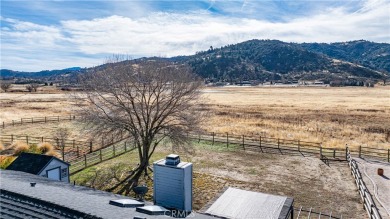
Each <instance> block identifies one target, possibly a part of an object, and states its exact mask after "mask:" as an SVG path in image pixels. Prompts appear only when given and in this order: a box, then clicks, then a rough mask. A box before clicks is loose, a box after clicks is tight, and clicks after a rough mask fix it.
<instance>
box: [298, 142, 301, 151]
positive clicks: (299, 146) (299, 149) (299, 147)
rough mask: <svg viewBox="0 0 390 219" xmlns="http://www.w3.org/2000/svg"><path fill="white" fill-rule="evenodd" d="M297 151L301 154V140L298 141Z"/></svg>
mask: <svg viewBox="0 0 390 219" xmlns="http://www.w3.org/2000/svg"><path fill="white" fill-rule="evenodd" d="M298 151H299V152H301V140H298Z"/></svg>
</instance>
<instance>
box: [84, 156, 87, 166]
mask: <svg viewBox="0 0 390 219" xmlns="http://www.w3.org/2000/svg"><path fill="white" fill-rule="evenodd" d="M84 166H85V167H87V155H86V154H84Z"/></svg>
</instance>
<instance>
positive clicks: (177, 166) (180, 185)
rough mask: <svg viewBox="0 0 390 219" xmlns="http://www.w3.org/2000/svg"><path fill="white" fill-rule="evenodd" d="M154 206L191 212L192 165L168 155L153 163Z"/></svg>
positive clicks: (174, 155) (177, 156)
mask: <svg viewBox="0 0 390 219" xmlns="http://www.w3.org/2000/svg"><path fill="white" fill-rule="evenodd" d="M153 174H154V183H153V198H154V204H155V205H160V206H163V207H165V208H171V209H176V210H180V211H185V212H190V211H191V210H192V163H188V162H180V157H179V155H176V154H170V155H168V156H167V157H166V158H165V159H162V160H159V161H156V162H154V163H153Z"/></svg>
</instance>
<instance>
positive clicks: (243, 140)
mask: <svg viewBox="0 0 390 219" xmlns="http://www.w3.org/2000/svg"><path fill="white" fill-rule="evenodd" d="M242 147H243V148H244V151H245V135H242Z"/></svg>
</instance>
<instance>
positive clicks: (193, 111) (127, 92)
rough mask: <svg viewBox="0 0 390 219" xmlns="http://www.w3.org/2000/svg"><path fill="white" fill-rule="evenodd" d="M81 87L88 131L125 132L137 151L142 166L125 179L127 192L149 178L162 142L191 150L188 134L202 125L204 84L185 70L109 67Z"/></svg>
mask: <svg viewBox="0 0 390 219" xmlns="http://www.w3.org/2000/svg"><path fill="white" fill-rule="evenodd" d="M80 83H81V85H82V87H83V90H84V92H83V95H82V96H78V100H80V101H83V102H84V103H85V101H87V102H88V104H87V105H86V104H80V105H81V107H80V109H81V110H80V111H79V113H80V114H81V116H82V118H84V120H85V122H86V123H87V126H88V127H89V129H91V130H93V131H94V132H95V133H101V134H103V135H107V134H108V133H115V134H116V135H120V134H122V133H123V132H125V133H127V135H128V136H130V137H131V138H132V139H133V140H134V144H135V145H136V147H137V148H138V155H139V160H140V163H139V166H138V167H137V168H135V169H134V171H132V173H131V174H129V176H128V177H127V178H126V179H125V181H127V186H125V187H124V188H126V192H127V193H128V192H129V191H130V188H132V187H134V186H136V185H137V184H138V180H139V178H140V176H141V175H142V174H144V176H148V166H149V159H150V157H151V156H152V154H153V152H154V151H155V149H156V147H157V145H159V143H160V142H161V141H162V140H163V139H169V140H170V141H171V142H172V143H173V144H175V145H188V144H189V142H190V141H189V139H188V136H187V133H188V132H189V131H192V130H194V129H198V127H199V124H200V122H201V120H202V115H201V114H202V111H201V110H197V109H198V107H199V104H198V103H199V101H200V93H199V89H200V87H201V86H202V84H203V83H202V81H201V80H200V79H199V78H198V77H197V76H195V75H194V74H193V73H192V71H191V70H190V68H189V67H188V66H185V65H177V64H174V63H171V62H163V61H142V62H135V61H122V62H108V63H106V64H105V65H104V67H103V68H100V69H97V70H94V71H93V72H89V73H87V74H85V75H83V76H82V78H81V79H80ZM125 181H123V182H125ZM118 186H119V184H118ZM113 189H115V187H113V188H112V190H113ZM120 192H124V191H120Z"/></svg>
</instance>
